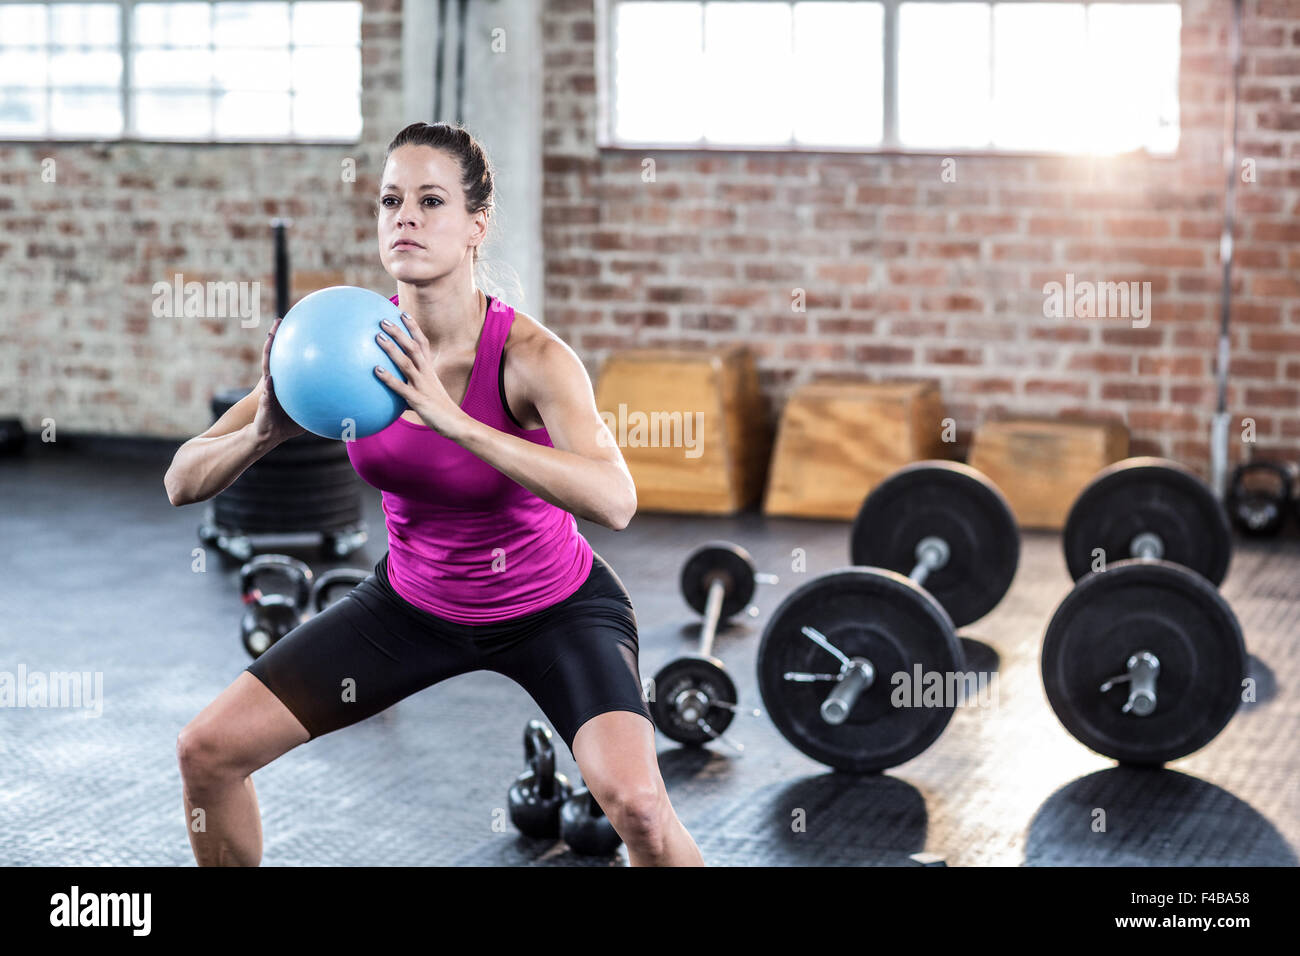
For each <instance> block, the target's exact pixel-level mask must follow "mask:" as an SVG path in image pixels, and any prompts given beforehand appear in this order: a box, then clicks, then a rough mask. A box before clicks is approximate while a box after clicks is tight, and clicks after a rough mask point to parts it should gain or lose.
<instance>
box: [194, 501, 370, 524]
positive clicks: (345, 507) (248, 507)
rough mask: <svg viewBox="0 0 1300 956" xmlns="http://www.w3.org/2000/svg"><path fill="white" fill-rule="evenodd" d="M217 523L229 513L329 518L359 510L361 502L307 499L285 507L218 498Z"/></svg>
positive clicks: (283, 517) (237, 514)
mask: <svg viewBox="0 0 1300 956" xmlns="http://www.w3.org/2000/svg"><path fill="white" fill-rule="evenodd" d="M213 506H214V509H215V513H216V514H217V516H218V523H221V518H220V516H222V515H230V516H233V517H236V518H266V519H272V520H274V519H276V518H280V519H284V520H294V521H300V520H303V519H320V520H329V519H333V518H335V517H337V516H339V515H342V514H352V513H356V512H359V511H360V510H361V504H360V502H359V501H356V500H355V499H354V500H352V501H339V502H321V503H319V504H317V503H315V502H311V501H307V502H305V503H304V504H303V506H302V507H295V508H285V507H280V506H279V505H278V504H264V503H260V502H247V501H240V500H239V499H237V498H236V499H222V498H218V499H216V500H215V501H214V502H213Z"/></svg>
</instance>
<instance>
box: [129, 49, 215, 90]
mask: <svg viewBox="0 0 1300 956" xmlns="http://www.w3.org/2000/svg"><path fill="white" fill-rule="evenodd" d="M133 62H134V64H135V66H134V70H135V72H134V76H133V78H134V80H135V85H136V87H138V88H144V89H149V88H158V87H177V86H181V87H201V88H203V89H207V88H208V87H210V86H211V85H212V54H211V52H209V51H208V50H137V51H136V53H135V56H134V58H133Z"/></svg>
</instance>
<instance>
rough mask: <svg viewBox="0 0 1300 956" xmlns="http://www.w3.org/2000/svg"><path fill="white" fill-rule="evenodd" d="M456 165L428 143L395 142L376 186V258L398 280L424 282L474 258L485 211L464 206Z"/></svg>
mask: <svg viewBox="0 0 1300 956" xmlns="http://www.w3.org/2000/svg"><path fill="white" fill-rule="evenodd" d="M460 177H461V172H460V164H459V163H458V162H457V161H456V159H455V157H453V156H452V155H450V154H449V153H447V152H445V151H443V150H441V149H434V148H433V147H431V146H399V147H398V148H397V149H395V150H393V152H392V155H390V156H389V157H388V162H387V163H385V164H384V175H383V178H382V179H381V180H380V187H379V260H380V262H381V263H383V266H384V269H385V270H386V271H387V272H388V274H389V275H391V276H392V277H393V278H394V279H396V280H397V281H398V282H423V281H429V280H432V279H436V278H438V277H440V276H444V275H448V274H450V273H452V272H454V271H455V270H456V269H457V268H458V267H459V266H460V265H461V264H462V263H463V262H465V261H466V260H467V259H472V258H473V254H474V253H473V248H472V247H473V246H475V245H477V244H478V243H479V242H481V241H482V239H483V234H484V232H485V231H486V228H487V221H486V220H487V216H486V213H485V212H478V213H476V214H474V215H471V214H469V213H467V212H466V211H465V193H464V190H463V189H462V188H461V185H460Z"/></svg>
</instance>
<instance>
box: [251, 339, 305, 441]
mask: <svg viewBox="0 0 1300 956" xmlns="http://www.w3.org/2000/svg"><path fill="white" fill-rule="evenodd" d="M283 321H284V317H283V316H281V317H280V318H277V319H276V320H275V324H274V325H272V326H271V331H270V332H269V333H268V334H267V336H266V344H265V345H263V346H262V380H261V381H260V382H259V383H258V388H259V389H261V395H260V396H259V397H258V400H257V414H256V415H255V416H254V417H253V433H254V434H255V435H256V436H257V440H258V441H259V442H265V443H266V444H268V445H270V446H272V447H274V446H275V445H278V444H280V442H282V441H286V440H287V439H290V438H293V437H294V436H295V435H301V434H302V433H303V432H305V431H306V429H305V428H303V427H302V426H301V425H299V424H298V423H297V422H295V421H294V420H293V419H292V418H290V417H289V416H288V414H286V413H285V410H284V409H283V408H281V407H280V402H279V400H278V399H277V398H276V397H275V383H274V382H272V381H271V343H273V342H274V341H275V330H276V329H278V328H279V327H280V323H281V322H283Z"/></svg>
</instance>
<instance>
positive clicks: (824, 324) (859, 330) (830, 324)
mask: <svg viewBox="0 0 1300 956" xmlns="http://www.w3.org/2000/svg"><path fill="white" fill-rule="evenodd" d="M817 331H818V332H819V333H820V334H822V335H871V334H872V333H874V332H875V331H876V320H875V319H855V318H840V317H837V318H831V319H818V320H817Z"/></svg>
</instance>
